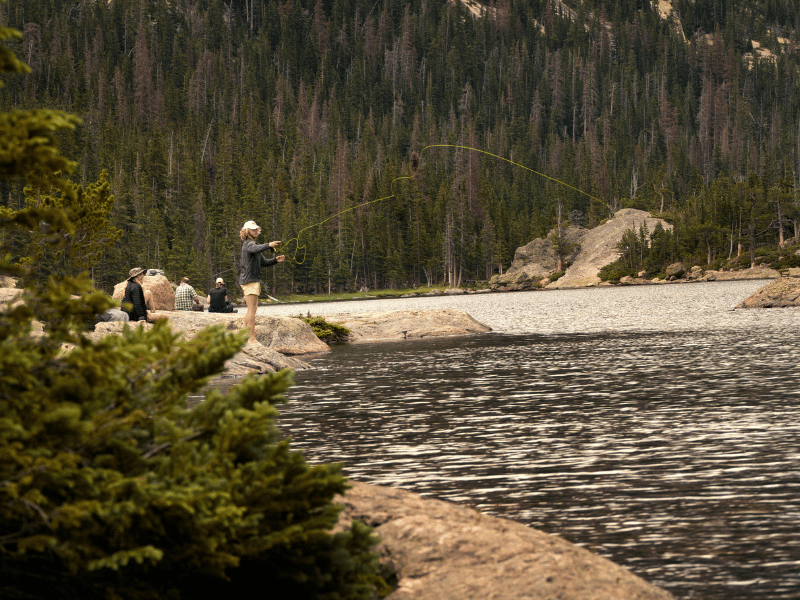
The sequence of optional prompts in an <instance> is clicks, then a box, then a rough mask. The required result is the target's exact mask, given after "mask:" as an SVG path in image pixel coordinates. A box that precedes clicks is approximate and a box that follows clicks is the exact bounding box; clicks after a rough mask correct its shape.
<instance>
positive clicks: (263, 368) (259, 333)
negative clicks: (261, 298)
mask: <svg viewBox="0 0 800 600" xmlns="http://www.w3.org/2000/svg"><path fill="white" fill-rule="evenodd" d="M158 315H159V316H161V317H166V318H167V319H168V320H169V324H170V327H171V328H172V330H173V331H174V332H175V333H179V334H180V335H181V337H183V338H184V339H193V338H194V337H195V336H197V334H198V333H200V332H201V331H202V330H203V329H205V328H206V327H211V326H212V325H221V326H222V327H223V329H224V330H225V331H226V332H227V333H237V332H239V331H242V329H244V322H243V318H244V315H243V314H239V313H231V314H225V313H207V312H202V313H201V312H194V311H182V310H177V311H165V312H159V313H158ZM129 325H131V326H134V327H135V326H139V327H148V328H149V327H152V325H151V324H149V323H129ZM124 326H125V323H120V322H111V323H98V324H97V327H96V328H95V331H94V334H93V337H96V338H99V337H102V336H104V335H108V334H113V333H117V334H118V333H119V332H121V331H122V329H123V327H124ZM256 338H257V339H258V341H259V342H260V344H249V345H247V346H245V347H244V348H242V350H241V352H239V353H238V354H236V356H234V357H232V358H231V359H230V360H228V362H227V363H226V365H225V373H224V374H225V375H227V376H239V375H246V374H248V373H273V372H275V371H280V370H281V369H287V368H290V369H294V370H295V371H297V370H302V369H310V368H311V365H309V364H308V363H307V362H305V361H302V360H300V359H298V358H296V357H295V356H296V355H302V354H314V353H320V352H328V351H329V350H330V347H329V346H328V345H327V344H326V343H325V342H323V341H321V340H320V339H319V338H318V337H317V336H316V335H315V334H314V331H313V330H312V329H311V327H310V326H309V325H308V324H307V323H305V322H304V321H301V320H300V319H295V318H292V317H269V316H263V315H256Z"/></svg>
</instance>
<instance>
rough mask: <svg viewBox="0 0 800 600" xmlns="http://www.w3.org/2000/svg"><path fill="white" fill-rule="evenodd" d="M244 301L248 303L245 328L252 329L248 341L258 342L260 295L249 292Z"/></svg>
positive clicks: (251, 342)
mask: <svg viewBox="0 0 800 600" xmlns="http://www.w3.org/2000/svg"><path fill="white" fill-rule="evenodd" d="M244 302H245V304H246V305H247V314H246V315H245V316H244V328H245V329H249V330H250V337H249V338H248V340H247V343H248V344H257V343H258V340H257V339H256V309H257V308H258V296H256V295H255V294H248V295H247V296H245V297H244Z"/></svg>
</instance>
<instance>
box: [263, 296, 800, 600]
mask: <svg viewBox="0 0 800 600" xmlns="http://www.w3.org/2000/svg"><path fill="white" fill-rule="evenodd" d="M762 283H763V282H761V283H754V282H735V283H731V284H725V285H715V284H702V285H697V286H695V285H692V286H689V285H680V286H659V287H656V286H652V287H650V288H649V289H647V290H643V291H634V292H627V290H625V289H619V290H602V292H607V291H610V292H615V293H617V294H618V296H617V297H616V299H615V297H614V295H613V294H598V293H596V292H600V291H601V290H571V291H564V292H553V293H550V292H547V293H532V294H507V295H500V296H498V295H492V296H491V297H486V296H484V297H482V298H478V297H475V296H473V297H470V298H466V299H463V301H466V300H472V301H474V302H475V312H481V311H485V312H486V314H491V315H492V318H493V319H494V322H493V323H491V325H492V326H493V327H494V328H495V330H499V331H500V332H503V331H516V330H517V329H518V328H519V327H520V323H523V324H526V323H531V322H533V321H534V320H533V319H532V317H531V315H530V310H531V306H533V305H534V304H535V302H536V300H537V298H539V299H540V309H541V312H544V313H546V314H549V315H550V317H549V318H550V319H551V321H554V322H560V323H565V324H566V323H568V324H569V327H565V329H566V330H567V333H566V334H563V333H554V332H552V328H553V326H552V323H551V322H550V321H548V322H544V321H541V320H539V319H536V320H535V322H536V333H531V332H527V333H524V334H520V333H492V334H486V335H481V336H474V337H465V338H448V339H440V340H423V341H406V342H391V343H375V344H360V345H351V346H345V347H341V348H336V349H334V351H333V352H331V353H330V355H326V356H322V357H319V358H317V359H315V360H314V361H313V364H314V366H315V369H314V370H312V371H306V372H299V373H297V374H296V381H297V385H296V386H295V387H294V388H292V389H291V390H290V394H289V395H290V400H289V402H288V403H287V404H286V405H285V406H283V407H282V409H281V412H282V416H281V417H280V419H279V422H278V424H279V426H280V427H281V429H282V430H283V431H284V432H285V433H287V434H289V435H291V436H292V437H293V439H294V442H293V446H294V447H296V448H300V449H303V450H304V451H305V453H306V455H307V456H308V458H309V459H310V460H311V461H314V462H343V463H344V465H345V472H346V474H347V475H348V476H350V477H353V478H354V479H358V480H361V481H367V482H371V483H376V484H382V485H393V486H397V487H403V488H406V489H410V490H413V491H416V492H419V493H422V494H425V495H429V496H435V497H438V498H442V499H445V500H451V501H456V502H460V503H464V504H467V505H470V506H473V507H475V508H477V509H480V510H482V511H484V512H487V513H490V514H494V515H497V516H503V517H508V518H512V519H515V520H518V521H521V522H524V523H526V524H529V525H531V526H534V527H537V528H540V529H542V530H545V531H548V532H551V533H557V534H559V535H562V536H564V537H565V538H567V539H569V540H570V541H573V542H576V543H578V544H581V545H583V546H585V547H587V548H590V549H591V550H593V551H595V552H597V553H599V554H601V555H603V556H606V557H608V558H611V559H612V560H614V561H616V562H618V563H620V564H623V565H625V566H627V567H628V568H630V569H631V570H632V571H634V572H635V573H637V574H639V575H641V576H643V577H644V578H646V579H647V580H649V581H651V582H653V583H655V584H657V585H660V586H662V587H665V588H666V589H668V590H669V591H671V592H672V593H673V594H675V596H676V597H678V598H691V599H695V598H697V599H700V598H703V599H709V598H717V599H720V600H722V599H728V598H750V599H763V600H767V599H770V600H774V599H782V598H787V599H788V598H797V597H800V524H798V523H800V388H799V387H798V385H797V375H796V371H797V365H798V361H799V360H800V343H798V342H799V341H800V337H799V336H798V326H800V311H798V310H795V309H789V310H785V311H778V310H773V311H731V310H730V309H731V307H732V306H734V305H735V304H737V303H738V302H740V301H741V300H742V299H743V298H744V297H745V296H746V295H748V294H749V293H750V292H751V291H752V290H754V289H757V288H758V287H760V285H761V284H762ZM628 289H630V288H628ZM489 299H491V302H490V305H491V306H490V308H486V306H485V303H486V302H487V301H488V300H489ZM459 300H460V301H462V299H459ZM616 304H620V306H621V308H619V310H617V309H616V308H615V305H616ZM479 305H480V306H479ZM333 306H334V307H335V306H336V305H333ZM371 307H372V305H371V304H370V305H364V304H362V305H360V306H359V307H358V310H359V311H365V310H371ZM515 307H516V308H515ZM559 307H560V308H559ZM576 307H579V308H576ZM635 308H636V309H635ZM465 309H466V310H468V311H469V312H470V313H471V314H473V311H472V310H469V308H468V307H465ZM376 310H377V308H376ZM381 310H385V308H381ZM515 311H516V312H515ZM637 311H638V312H637ZM315 312H316V311H315ZM331 312H337V311H336V310H335V309H332V310H331ZM556 313H557V314H556ZM317 314H321V312H317ZM580 314H583V315H584V316H583V317H581V318H579V315H580ZM498 315H505V317H504V318H505V319H507V320H508V321H509V324H508V325H504V324H503V321H502V319H500V318H499V316H498ZM515 315H516V316H515ZM619 315H625V319H624V320H620V319H619V318H618V316H619ZM631 315H635V316H636V319H637V320H636V322H635V323H632V322H631ZM679 317H680V318H679ZM479 320H484V321H486V320H488V319H480V318H479ZM604 320H607V321H608V323H607V327H606V328H605V330H603V329H602V327H598V326H597V323H599V322H602V321H604ZM581 323H583V325H581ZM498 325H499V326H498ZM636 325H638V330H637V327H636ZM527 326H528V327H529V328H530V325H527ZM659 327H660V328H659ZM542 332H544V333H545V334H542Z"/></svg>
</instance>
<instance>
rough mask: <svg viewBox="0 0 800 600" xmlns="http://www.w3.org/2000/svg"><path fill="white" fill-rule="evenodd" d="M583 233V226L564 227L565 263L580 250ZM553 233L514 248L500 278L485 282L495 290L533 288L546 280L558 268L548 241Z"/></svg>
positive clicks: (570, 260)
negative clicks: (569, 247) (509, 263)
mask: <svg viewBox="0 0 800 600" xmlns="http://www.w3.org/2000/svg"><path fill="white" fill-rule="evenodd" d="M587 231H588V230H586V229H584V228H583V227H573V226H570V227H567V229H566V230H565V231H564V238H565V240H566V243H567V244H568V245H569V246H571V247H572V250H571V251H570V252H569V253H568V254H567V256H565V257H564V262H565V263H571V262H573V261H574V260H575V257H576V256H577V255H578V252H579V250H580V244H581V240H582V239H583V237H584V236H585V235H586V233H587ZM554 233H555V230H553V231H551V232H550V234H548V236H547V237H545V238H536V239H535V240H533V241H531V242H528V243H527V244H526V245H524V246H520V247H519V248H517V250H516V252H514V260H513V262H512V263H511V266H510V267H509V268H508V271H506V272H505V273H503V274H502V275H495V276H493V277H492V279H491V281H490V282H489V283H490V285H491V286H492V287H493V288H495V289H498V288H505V289H511V290H518V289H532V288H534V287H537V286H536V285H535V284H536V282H537V281H539V280H541V279H547V278H549V277H550V275H552V274H553V273H555V272H556V269H557V268H558V261H557V257H556V252H555V249H554V248H553V243H552V241H551V236H552V235H553V234H554Z"/></svg>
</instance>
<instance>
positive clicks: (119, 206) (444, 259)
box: [0, 0, 800, 293]
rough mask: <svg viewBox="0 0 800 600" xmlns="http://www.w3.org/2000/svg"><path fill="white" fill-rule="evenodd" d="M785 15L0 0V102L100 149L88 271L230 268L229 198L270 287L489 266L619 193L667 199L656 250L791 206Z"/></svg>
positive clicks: (771, 222) (408, 4) (648, 200)
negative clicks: (11, 53) (104, 224)
mask: <svg viewBox="0 0 800 600" xmlns="http://www.w3.org/2000/svg"><path fill="white" fill-rule="evenodd" d="M479 6H483V7H484V8H476V7H479ZM798 20H799V17H798V9H797V7H796V5H795V3H794V2H792V1H791V0H759V1H750V0H748V1H747V2H745V1H732V0H728V1H723V0H696V1H690V0H677V1H675V2H672V3H668V2H664V1H661V2H651V1H648V0H638V1H636V0H629V1H623V2H614V3H609V2H600V1H588V0H586V1H584V0H564V1H551V0H498V1H494V2H491V3H478V2H474V1H473V2H470V3H469V5H467V4H464V3H461V2H455V1H445V0H411V1H407V0H406V1H402V2H401V1H399V0H382V1H379V2H377V3H376V2H375V1H374V0H286V1H282V2H277V1H272V0H230V1H228V2H224V1H223V0H171V1H170V2H166V1H164V0H109V1H105V0H103V1H97V2H95V1H91V0H83V1H80V2H75V1H74V0H40V1H38V2H14V1H10V0H0V24H2V25H8V26H10V27H13V28H16V29H18V30H20V31H22V32H23V37H22V39H21V40H19V41H18V42H15V45H14V46H13V49H14V50H15V51H16V53H17V54H18V55H19V56H20V57H21V58H22V59H23V60H24V61H25V62H26V63H27V64H28V65H29V66H30V67H31V69H32V73H31V74H29V75H19V76H16V77H15V79H14V80H13V81H10V82H9V83H8V84H7V85H6V87H5V88H3V90H2V91H1V92H0V109H2V110H11V109H14V108H26V109H30V108H36V107H39V106H49V107H55V108H57V109H61V110H64V111H66V112H69V113H71V114H75V115H77V116H79V117H80V118H81V119H82V121H83V125H82V126H81V127H78V128H77V129H75V130H74V132H69V133H65V134H63V135H61V137H60V142H61V149H62V151H63V152H64V153H65V154H66V155H69V156H71V157H75V158H76V159H77V160H78V162H79V165H78V167H77V169H76V170H75V171H74V173H73V180H74V181H75V182H76V183H78V184H80V185H82V186H84V188H86V189H89V186H92V185H95V183H96V182H99V183H97V185H100V186H102V185H103V182H104V181H105V180H104V179H103V177H104V176H103V171H107V182H108V188H109V194H111V195H113V198H114V203H113V207H112V208H111V213H110V216H109V220H110V226H112V227H113V228H114V231H119V232H120V233H119V235H118V237H115V236H110V237H109V239H108V240H107V241H108V244H107V245H105V246H104V249H103V251H102V253H101V254H100V255H99V257H97V258H96V260H94V262H93V265H92V266H93V268H92V270H91V274H92V276H93V278H94V280H95V283H96V285H98V286H99V287H101V288H103V289H107V290H108V289H110V288H111V286H112V285H113V284H114V283H116V282H117V281H120V280H122V279H123V278H124V276H125V274H126V273H127V271H128V269H129V268H130V267H131V266H134V265H138V264H141V265H142V266H147V267H159V268H162V269H164V270H165V271H166V273H167V275H168V276H169V277H170V278H171V279H173V280H174V279H177V278H179V277H180V276H182V275H188V276H190V277H191V278H193V280H194V281H195V282H203V281H206V282H208V284H209V286H210V284H211V282H212V281H213V278H214V277H216V276H218V275H222V276H223V277H225V278H226V281H227V280H231V281H232V279H233V276H234V273H235V272H236V271H237V269H238V254H239V246H240V242H239V239H238V236H237V234H238V231H239V228H240V227H241V224H242V223H243V222H244V221H245V220H247V219H255V220H256V221H257V222H258V223H259V224H261V225H262V227H263V229H264V237H263V239H264V240H266V239H267V238H269V239H280V240H284V241H285V242H287V245H286V247H285V248H284V249H283V251H284V252H285V253H286V254H287V255H288V256H289V260H287V261H286V263H285V266H282V267H279V268H275V269H271V270H270V271H269V274H268V283H269V285H270V291H271V293H288V292H289V291H307V292H308V291H311V292H314V291H316V292H321V291H323V290H324V291H327V290H328V289H334V290H343V289H351V290H352V289H356V288H360V287H361V286H364V285H366V286H367V287H370V288H386V287H400V286H413V285H420V284H423V285H425V284H429V285H430V284H441V283H445V284H451V285H457V284H459V283H460V284H462V285H463V284H464V283H466V282H469V281H474V280H485V279H488V278H489V277H490V276H491V275H492V273H494V272H497V271H498V269H499V268H500V266H501V265H503V267H504V268H507V267H508V265H509V264H510V262H511V259H512V257H513V253H514V250H515V249H516V248H517V247H518V246H521V245H524V244H526V243H527V242H529V241H530V240H532V239H534V238H536V237H542V236H545V235H546V234H547V232H548V231H550V230H551V229H552V228H553V227H554V226H555V225H556V224H557V223H558V222H560V221H566V220H569V219H571V220H572V221H573V222H575V223H581V224H583V225H584V226H588V227H592V226H595V225H597V224H598V223H600V222H602V221H603V220H604V219H606V218H608V217H609V216H611V215H612V214H613V212H614V211H615V210H617V209H619V208H623V207H632V208H640V209H646V210H649V211H652V212H653V213H656V214H658V215H659V216H662V217H664V218H665V219H667V220H669V221H670V222H671V223H673V225H674V234H673V236H674V237H673V238H671V240H669V243H668V246H669V259H682V260H686V261H688V262H693V263H698V264H706V263H721V262H722V261H728V260H729V259H736V258H737V256H739V255H740V254H743V256H744V258H743V259H742V260H743V261H744V262H746V263H748V264H749V263H750V262H751V261H756V260H757V254H756V253H757V252H764V251H766V250H765V249H769V248H771V249H772V250H770V252H773V253H774V254H778V255H780V256H783V254H784V253H783V251H782V250H781V251H780V252H778V251H777V248H778V245H779V244H780V243H781V242H786V241H787V240H789V239H790V238H796V237H797V236H798V228H799V227H800V200H799V199H798V185H800V135H798V134H800V120H799V119H798V113H799V112H800V85H799V83H800V81H798V79H800V69H799V68H798V66H799V65H798V59H799V58H800V56H799V55H798V51H797V34H796V31H797V25H798ZM431 146H435V147H431ZM0 197H1V198H2V203H4V204H5V205H6V206H8V207H10V208H21V207H23V206H26V205H30V204H36V203H37V202H40V196H39V192H38V191H37V190H30V191H29V192H28V193H27V195H26V194H25V193H23V190H22V185H21V184H19V183H14V182H11V183H4V184H2V186H0ZM115 235H116V234H115ZM111 238H113V239H111ZM29 244H30V240H29V238H26V237H25V236H20V237H18V238H17V239H15V240H14V245H13V248H15V251H17V252H19V254H20V255H23V254H25V253H28V251H29V247H28V246H29ZM64 260H66V259H65V258H63V257H62V258H58V257H53V258H52V260H48V261H42V262H43V263H44V264H42V265H40V271H47V270H48V269H58V268H65V267H64V265H66V264H68V263H64V262H63V261H64ZM59 261H61V262H59ZM200 287H202V284H201V285H200Z"/></svg>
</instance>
